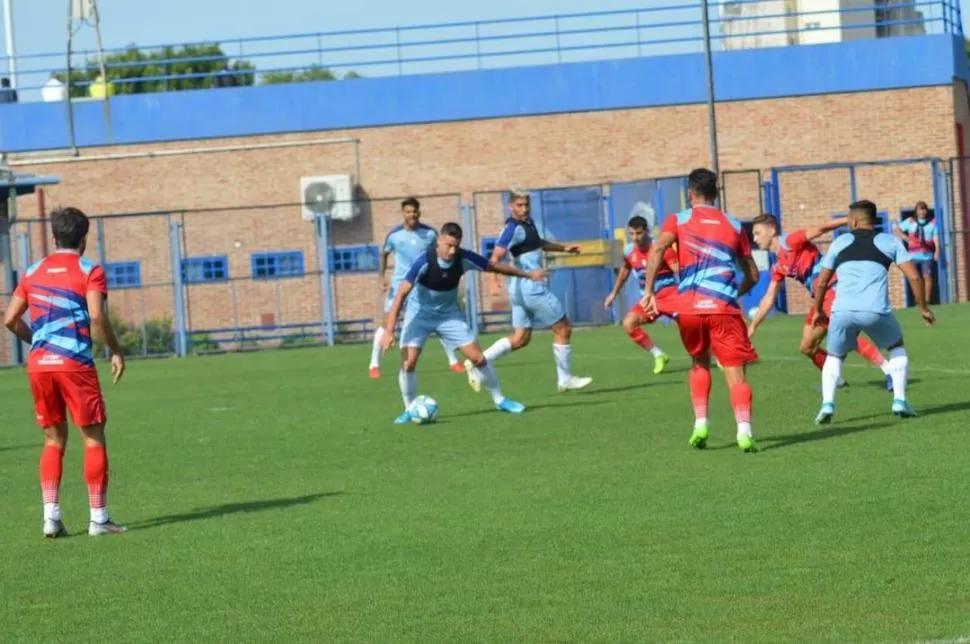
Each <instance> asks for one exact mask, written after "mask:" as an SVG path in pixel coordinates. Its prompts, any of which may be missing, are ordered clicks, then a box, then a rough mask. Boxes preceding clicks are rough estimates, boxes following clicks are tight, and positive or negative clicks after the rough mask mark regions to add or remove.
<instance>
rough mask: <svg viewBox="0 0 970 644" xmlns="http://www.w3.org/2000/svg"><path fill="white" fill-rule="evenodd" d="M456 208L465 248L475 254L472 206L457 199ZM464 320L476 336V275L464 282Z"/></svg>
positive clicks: (459, 198)
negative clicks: (464, 234) (464, 239)
mask: <svg viewBox="0 0 970 644" xmlns="http://www.w3.org/2000/svg"><path fill="white" fill-rule="evenodd" d="M458 208H459V209H460V210H461V226H462V228H464V229H465V230H466V231H468V232H467V234H466V237H467V238H468V242H466V247H467V248H470V249H471V250H472V251H474V252H476V253H477V252H478V251H479V250H481V249H480V248H479V245H478V244H479V239H478V229H477V226H476V225H475V223H476V222H475V219H476V217H475V215H474V213H473V211H472V206H471V204H467V203H464V202H463V200H462V198H461V197H458ZM476 249H477V250H476ZM465 319H466V320H467V321H468V326H470V327H471V329H472V333H474V334H475V335H478V275H477V274H471V275H469V276H468V279H466V280H465Z"/></svg>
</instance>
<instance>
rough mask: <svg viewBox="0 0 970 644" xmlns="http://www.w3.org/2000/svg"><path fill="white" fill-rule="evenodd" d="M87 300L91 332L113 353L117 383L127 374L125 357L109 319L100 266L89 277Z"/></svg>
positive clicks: (112, 376)
mask: <svg viewBox="0 0 970 644" xmlns="http://www.w3.org/2000/svg"><path fill="white" fill-rule="evenodd" d="M85 299H86V300H87V303H88V315H89V316H90V317H91V330H92V331H93V332H94V334H95V335H96V336H97V337H99V338H101V341H102V342H104V344H105V345H106V346H107V347H108V350H109V351H111V382H113V383H116V382H118V381H119V380H121V376H122V375H123V374H124V373H125V356H124V351H123V350H122V348H121V344H120V343H119V342H118V338H117V337H116V336H115V331H114V328H113V327H112V326H111V320H110V318H109V317H108V310H107V307H106V306H105V303H106V302H107V300H108V285H107V280H106V279H105V277H104V271H103V270H102V269H101V267H100V266H96V267H95V268H94V270H93V271H91V275H90V276H88V290H87V292H86V293H85Z"/></svg>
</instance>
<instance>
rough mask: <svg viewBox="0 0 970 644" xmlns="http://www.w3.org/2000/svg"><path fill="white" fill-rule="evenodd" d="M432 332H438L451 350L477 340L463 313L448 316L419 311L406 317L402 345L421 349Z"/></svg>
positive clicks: (402, 331) (443, 342)
mask: <svg viewBox="0 0 970 644" xmlns="http://www.w3.org/2000/svg"><path fill="white" fill-rule="evenodd" d="M432 333H434V334H437V336H438V337H439V338H440V339H441V342H442V344H444V345H445V347H446V348H447V349H448V350H449V351H454V350H455V349H458V348H459V347H463V346H465V345H467V344H470V343H472V342H474V341H475V334H474V333H472V330H471V327H469V326H468V323H467V322H466V321H465V318H464V317H462V315H461V313H458V314H457V315H454V316H448V317H440V316H428V315H421V314H420V313H417V314H415V315H410V316H408V315H406V316H405V317H404V324H403V325H402V327H401V346H402V347H417V348H418V349H421V348H423V347H424V343H425V342H427V341H428V336H430V335H431V334H432Z"/></svg>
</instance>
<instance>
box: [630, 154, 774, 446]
mask: <svg viewBox="0 0 970 644" xmlns="http://www.w3.org/2000/svg"><path fill="white" fill-rule="evenodd" d="M687 196H688V198H689V199H690V208H688V209H686V210H684V211H683V212H680V213H677V214H676V215H671V216H670V217H667V219H666V220H665V221H664V223H663V227H662V229H661V233H660V237H659V238H658V239H657V241H656V243H655V244H654V245H653V247H652V248H651V249H650V259H649V262H648V263H647V276H646V284H645V289H644V296H643V301H642V303H643V306H644V308H645V309H647V310H648V311H651V312H653V313H654V314H660V313H668V312H670V311H673V312H674V313H676V319H677V326H678V328H679V329H680V337H681V340H682V341H683V343H684V348H685V349H687V353H689V354H690V356H691V358H692V359H693V362H694V364H693V366H692V367H691V370H690V376H689V382H690V391H691V401H692V402H693V405H694V431H693V433H692V434H691V437H690V444H691V445H692V446H694V447H696V448H703V447H706V446H707V439H708V436H709V435H710V430H709V429H708V426H707V411H708V403H709V401H710V397H711V353H712V352H713V353H714V356H715V357H716V358H717V360H718V362H719V363H720V364H721V368H722V369H723V371H724V378H725V380H726V382H727V385H728V388H729V389H730V395H731V406H732V407H733V408H734V418H735V421H737V428H738V432H737V442H738V447H739V448H741V450H742V451H744V452H756V451H758V448H757V445H756V444H755V441H754V438H753V436H752V435H751V402H752V394H751V385H749V384H748V383H747V381H746V379H745V367H746V366H747V365H748V364H749V363H752V362H755V361H757V359H758V354H757V352H756V351H755V350H754V347H753V346H752V345H751V340H750V339H749V338H748V330H747V328H746V327H745V324H744V318H743V317H742V315H741V307H740V305H739V304H738V298H740V297H741V296H742V295H744V294H745V293H747V292H748V291H750V290H751V288H752V287H753V286H754V285H755V284H757V282H758V277H759V273H758V266H757V265H756V264H755V263H754V259H753V258H752V257H751V245H750V243H749V242H748V238H747V237H746V236H745V234H744V232H743V230H742V228H741V222H740V221H739V220H737V219H736V218H734V217H732V216H731V215H729V214H727V213H725V212H722V211H721V210H719V209H718V208H717V207H715V206H714V200H715V199H716V198H717V175H715V174H714V173H713V172H711V171H710V170H707V169H705V168H699V169H697V170H694V171H693V172H691V173H690V175H689V176H688V178H687ZM675 243H676V244H677V259H678V262H677V263H678V264H679V268H680V282H679V284H678V285H677V291H678V295H677V297H676V298H673V299H671V300H670V301H669V302H660V301H659V300H658V298H657V290H656V285H657V275H658V273H659V272H660V266H661V264H663V257H664V253H665V252H666V251H667V249H668V248H670V247H671V246H673V245H674V244H675ZM738 268H740V269H741V272H742V274H743V279H742V281H741V284H740V285H738V283H737V272H738ZM665 309H666V310H665Z"/></svg>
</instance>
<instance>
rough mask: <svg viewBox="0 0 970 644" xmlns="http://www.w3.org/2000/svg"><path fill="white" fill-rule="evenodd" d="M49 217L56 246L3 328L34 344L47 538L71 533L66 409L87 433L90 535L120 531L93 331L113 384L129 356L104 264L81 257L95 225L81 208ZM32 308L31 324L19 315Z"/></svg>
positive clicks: (32, 271)
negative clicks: (64, 481) (111, 508)
mask: <svg viewBox="0 0 970 644" xmlns="http://www.w3.org/2000/svg"><path fill="white" fill-rule="evenodd" d="M50 221H51V230H52V232H53V233H54V243H55V245H56V246H57V250H56V251H55V252H54V253H53V254H51V255H49V256H47V257H45V258H44V259H43V260H41V261H39V262H37V263H36V264H34V265H32V266H30V267H29V268H28V269H27V270H26V271H25V272H24V276H23V279H22V280H21V281H20V284H18V285H17V290H16V292H15V293H14V294H13V297H12V298H11V299H10V305H9V307H8V308H7V313H6V315H5V317H4V324H5V325H6V327H7V328H8V329H9V330H10V331H11V332H12V333H13V334H14V335H16V336H17V337H18V338H19V339H20V340H21V341H22V342H24V343H26V344H29V345H30V355H29V357H28V358H27V378H28V380H29V381H30V390H31V393H32V394H33V397H34V408H35V410H36V416H37V424H38V425H40V427H41V428H42V429H43V430H44V450H43V452H42V453H41V457H40V485H41V490H42V492H43V497H44V536H45V537H48V538H57V537H63V536H66V535H67V530H66V529H65V528H64V523H63V522H62V521H61V508H60V487H61V473H62V470H63V461H64V449H65V447H66V446H67V412H70V414H71V419H72V420H73V421H74V424H75V425H77V426H78V427H79V428H80V430H81V435H82V436H83V437H84V479H85V481H86V482H87V486H88V501H89V505H90V508H91V522H90V524H89V525H88V534H89V535H91V536H92V537H98V536H101V535H106V534H117V533H120V532H124V531H125V527H124V526H120V525H117V524H115V523H114V522H113V521H111V519H110V518H109V517H108V510H107V506H106V503H105V502H106V496H107V492H108V451H107V447H106V445H105V438H104V426H105V423H106V422H107V415H106V413H105V406H104V397H103V396H102V393H101V384H100V383H99V382H98V371H97V369H96V367H95V365H94V345H93V343H92V335H91V334H92V331H93V332H94V333H96V334H98V336H100V338H101V339H102V340H103V341H104V343H105V344H106V345H107V346H108V348H109V349H110V350H111V353H112V356H111V376H112V382H115V383H117V382H118V380H119V379H121V376H122V374H123V373H124V371H125V359H124V358H123V357H122V355H121V346H120V345H119V344H118V340H117V338H116V337H115V334H114V330H113V329H112V328H111V322H110V321H109V320H108V313H107V311H106V310H105V302H106V299H107V296H108V287H107V281H106V279H105V275H104V270H103V269H102V268H101V267H100V266H98V265H96V264H94V263H93V262H90V261H88V260H86V259H84V257H83V255H84V249H85V246H86V243H87V234H88V229H89V227H90V222H89V221H88V218H87V216H86V215H85V214H84V213H83V212H81V211H80V210H78V209H77V208H58V209H57V210H55V211H54V212H53V213H51V217H50ZM28 311H29V312H30V326H28V325H27V324H26V323H24V321H23V319H22V318H23V316H24V314H25V313H27V312H28Z"/></svg>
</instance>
